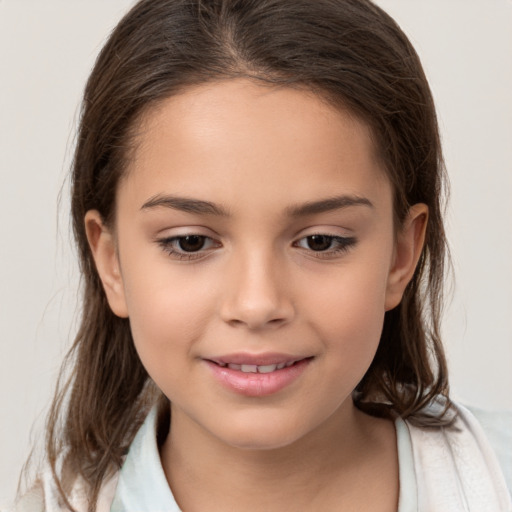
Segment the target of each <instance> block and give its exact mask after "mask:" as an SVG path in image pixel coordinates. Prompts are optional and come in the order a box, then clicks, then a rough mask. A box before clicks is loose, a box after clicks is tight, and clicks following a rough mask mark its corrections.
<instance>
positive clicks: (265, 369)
mask: <svg viewBox="0 0 512 512" xmlns="http://www.w3.org/2000/svg"><path fill="white" fill-rule="evenodd" d="M293 363H295V361H290V362H289V363H279V364H267V365H261V366H258V365H255V364H235V363H228V364H226V363H219V364H220V366H222V367H225V366H227V367H228V368H229V369H230V370H237V371H242V372H244V373H272V372H275V371H276V370H282V369H283V368H289V367H290V366H292V364H293Z"/></svg>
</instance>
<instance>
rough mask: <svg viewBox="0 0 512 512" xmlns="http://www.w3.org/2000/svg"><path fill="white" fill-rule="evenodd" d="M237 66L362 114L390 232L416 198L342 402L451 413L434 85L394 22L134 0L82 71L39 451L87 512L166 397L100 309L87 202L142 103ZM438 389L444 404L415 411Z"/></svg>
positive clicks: (434, 420) (205, 1) (121, 322)
mask: <svg viewBox="0 0 512 512" xmlns="http://www.w3.org/2000/svg"><path fill="white" fill-rule="evenodd" d="M239 77H247V78H251V79H254V80H258V81H260V82H261V83H266V84H270V85H273V86H284V87H302V88H306V89H308V90H311V91H312V92H314V93H316V94H318V95H320V96H322V97H324V98H325V99H327V101H329V102H330V103H331V104H332V105H333V106H336V107H341V108H343V109H344V110H347V111H349V112H351V113H352V114H354V115H355V116H356V117H358V118H359V119H361V120H362V121H363V122H364V123H366V124H367V125H368V126H369V128H370V129H371V133H372V137H373V140H374V142H375V149H376V151H377V154H378V157H379V158H380V160H381V162H382V164H383V168H384V170H385V172H386V174H387V176H388V177H389V179H390V181H391V184H392V186H393V191H394V214H395V220H396V223H397V229H399V227H400V223H401V222H402V221H403V220H404V219H405V217H406V215H407V212H408V210H409V208H410V206H412V205H413V204H415V203H425V204H426V205H427V206H428V208H429V221H428V225H427V232H426V241H425V247H424V250H423V253H422V255H421V258H420V262H419V264H418V267H417V269H416V272H415V274H414V276H413V278H412V281H411V282H410V283H409V285H408V287H407V289H406V291H405V294H404V297H403V300H402V302H401V304H400V305H399V306H398V307H396V308H395V309H393V310H392V311H389V312H387V313H386V315H385V321H384V327H383V332H382V337H381V341H380V345H379V348H378V350H377V354H376V356H375V359H374V361H373V363H372V364H371V366H370V368H369V370H368V371H367V373H366V374H365V375H364V377H363V379H362V380H361V382H360V383H359V385H358V386H357V388H356V390H355V392H354V402H355V404H356V406H357V407H359V408H360V409H362V410H364V411H366V412H368V413H370V414H374V415H380V416H386V417H391V415H392V414H398V415H400V416H402V417H403V418H408V419H409V420H411V421H414V422H415V423H417V424H419V425H423V426H442V425H447V424H448V423H449V422H450V419H449V418H448V417H447V415H446V414H445V413H446V410H447V409H448V408H449V405H450V401H449V398H448V381H447V369H446V361H445V357H444V353H443V349H442V345H441V339H440V327H439V323H440V315H441V309H442V285H443V276H444V269H445V262H446V257H447V254H446V240H445V233H444V228H443V222H442V203H441V201H442V197H443V192H444V191H445V189H444V183H445V175H444V174H445V173H444V165H443V159H442V153H441V144H440V138H439V131H438V125H437V120H436V113H435V108H434V102H433V99H432V95H431V92H430V90H429V87H428V83H427V80H426V77H425V75H424V72H423V69H422V67H421V64H420V61H419V58H418V56H417V54H416V52H415V51H414V49H413V47H412V46H411V44H410V42H409V41H408V40H407V38H406V36H405V35H404V34H403V32H402V31H401V30H400V28H399V27H398V25H397V24H396V23H395V22H394V21H393V20H392V19H391V18H390V17H389V16H388V15H387V14H385V13H384V12H383V11H382V10H381V9H380V8H378V7H377V6H375V5H374V4H373V3H372V2H370V1H368V0H315V1H314V2H313V1H312V0H142V1H140V2H139V3H137V4H136V5H135V6H134V7H133V8H132V10H131V11H130V12H129V13H128V14H127V15H126V16H125V17H124V18H123V19H122V20H121V22H120V23H119V24H118V25H117V27H116V28H115V30H114V31H113V33H112V34H111V35H110V38H109V39H108V41H107V43H106V44H105V46H104V48H103V49H102V51H101V53H100V54H99V56H98V59H97V61H96V64H95V66H94V69H93V71H92V73H91V75H90V78H89V80H88V82H87V86H86V89H85V93H84V100H83V105H82V111H81V120H80V126H79V132H78V138H77V146H76V151H75V157H74V162H73V168H72V216H73V229H74V235H75V239H76V242H77V245H78V251H79V258H80V269H81V272H82V276H83V283H82V284H83V289H82V295H83V306H82V312H81V325H80V328H79V331H78V333H77V336H76V339H75V342H74V344H73V346H72V348H71V350H70V353H69V355H68V357H67V360H66V361H67V363H66V364H67V367H68V368H69V369H70V370H69V378H68V379H67V380H63V381H61V385H59V387H58V391H57V393H56V396H55V399H54V402H53V405H52V409H51V412H50V415H49V419H48V428H47V453H48V458H49V461H50V464H51V466H52V468H53V471H54V475H55V478H56V481H57V482H58V485H59V488H60V490H61V493H62V496H63V499H64V500H67V498H66V496H68V487H69V486H68V485H67V483H66V482H64V480H63V479H62V478H61V476H59V474H58V471H57V470H56V467H57V463H58V461H59V459H60V458H62V457H64V463H63V464H64V466H63V467H64V468H66V471H68V472H71V474H73V475H75V476H77V477H79V478H81V479H83V480H84V481H85V482H86V484H87V485H88V488H89V497H90V505H89V510H91V511H92V510H94V506H95V503H96V500H97V497H98V493H99V489H100V486H101V483H102V481H103V480H104V479H105V478H106V477H107V476H108V475H110V474H111V473H112V472H114V471H115V470H117V469H118V468H119V467H120V466H121V464H122V461H123V457H124V455H125V453H126V451H127V449H128V446H129V444H130V442H131V440H132V438H133V436H134V434H135V432H136V430H137V428H138V427H139V425H140V424H141V422H142V421H143V419H144V417H145V414H146V413H147V411H148V409H149V408H150V407H151V405H152V404H154V403H155V401H158V400H159V399H161V400H165V398H163V395H162V394H161V393H160V392H159V391H158V390H156V389H155V386H154V385H153V384H152V383H151V380H150V378H149V376H148V374H147V372H146V371H145V369H144V368H143V366H142V364H141V362H140V360H139V358H138V356H137V354H136V351H135V348H134V345H133V340H132V335H131V332H130V326H129V321H128V320H127V319H121V318H118V317H116V316H115V315H114V314H113V313H112V311H111V310H110V308H109V306H108V303H107V300H106V298H105V294H104V291H103V289H102V285H101V282H100V280H99V277H98V274H97V272H96V269H95V265H94V261H93V259H92V255H91V251H90V249H89V246H88V242H87V237H86V233H85V226H84V216H85V214H86V212H87V211H88V210H92V209H95V210H98V211H99V212H100V214H101V216H102V218H103V219H104V222H105V223H106V224H107V225H109V226H114V224H115V205H116V190H117V188H118V184H119V180H121V179H122V177H123V175H124V173H125V171H126V168H127V167H128V163H129V162H130V160H131V159H132V157H133V153H132V151H133V148H134V147H135V145H136V143H137V129H138V128H139V127H140V121H141V119H142V117H143V115H144V114H145V113H147V112H149V111H150V109H151V108H153V107H155V106H157V105H158V103H159V102H161V101H163V100H165V99H166V98H168V97H170V96H172V95H174V94H177V93H179V92H180V91H182V90H185V89H187V88H188V87H190V86H193V85H199V84H203V83H206V82H211V81H215V80H226V79H233V78H239ZM63 372H64V370H63ZM438 397H444V398H445V403H446V408H445V410H444V411H441V412H440V413H439V414H432V413H427V412H425V407H426V406H427V405H428V404H429V403H431V402H432V401H434V400H436V399H437V398H438ZM67 505H68V506H70V508H71V509H72V507H71V504H70V503H69V502H67Z"/></svg>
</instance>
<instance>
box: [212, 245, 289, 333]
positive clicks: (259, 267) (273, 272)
mask: <svg viewBox="0 0 512 512" xmlns="http://www.w3.org/2000/svg"><path fill="white" fill-rule="evenodd" d="M225 285H226V287H225V291H226V293H225V295H224V298H223V302H222V304H221V317H222V319H223V320H224V321H225V322H227V323H228V324H230V325H232V326H245V327H246V328H248V329H250V330H260V329H268V328H275V327H279V326H282V325H284V324H287V323H289V322H290V321H291V320H292V318H293V317H294V315H295V309H294V304H293V301H292V298H291V286H290V285H291V283H290V281H289V280H288V279H287V273H286V272H285V269H284V265H283V264H282V262H280V261H279V260H278V258H276V257H275V256H274V257H273V256H272V254H267V255H264V254H255V253H251V254H250V255H246V256H245V257H244V256H241V257H239V258H237V259H236V261H235V258H233V260H232V261H231V262H230V266H229V271H228V275H227V276H226V282H225Z"/></svg>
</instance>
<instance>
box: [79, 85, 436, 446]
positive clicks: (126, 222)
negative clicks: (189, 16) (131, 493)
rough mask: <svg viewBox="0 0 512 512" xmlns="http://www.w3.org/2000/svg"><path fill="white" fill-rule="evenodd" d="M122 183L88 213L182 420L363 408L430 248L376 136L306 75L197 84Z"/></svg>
mask: <svg viewBox="0 0 512 512" xmlns="http://www.w3.org/2000/svg"><path fill="white" fill-rule="evenodd" d="M139 128H140V131H139V133H140V139H139V144H138V146H137V149H136V151H135V156H134V159H133V161H132V162H131V164H130V166H129V169H127V174H126V176H125V178H124V179H123V180H122V181H121V183H120V185H119V189H118V193H117V210H116V230H115V233H111V232H110V231H109V230H108V229H106V228H105V227H104V226H103V225H102V224H101V220H100V216H99V214H98V213H97V212H89V213H88V215H87V217H86V225H87V230H88V235H89V240H90V243H91V247H92V250H93V253H94V256H95V259H96V262H97V266H98V270H99V272H100V276H101V278H102V280H103V283H104V286H105V290H106V292H107V296H108V299H109V302H110V305H111V307H112V309H113V311H114V312H115V313H116V314H117V315H119V316H123V317H129V319H130V324H131V328H132V332H133V338H134V341H135V345H136V348H137V351H138V354H139V356H140V358H141V360H142V363H143V364H144V366H145V367H146V369H147V371H148V373H149V375H150V376H151V377H152V378H153V380H154V381H155V382H156V384H157V385H158V386H159V387H160V389H161V390H162V391H163V392H164V393H165V394H166V395H167V397H168V398H169V399H170V400H171V403H172V422H173V423H172V424H173V429H174V428H176V429H180V428H181V431H182V432H195V433H196V434H197V433H200V434H204V435H206V436H208V437H211V436H213V437H214V438H215V439H217V440H220V441H222V442H224V443H227V444H229V445H231V446H236V447H244V448H275V447H279V446H285V445H288V444H290V443H292V442H294V441H297V440H299V439H301V438H302V437H304V436H307V435H308V434H310V433H312V432H315V431H316V432H320V431H321V430H322V428H323V427H324V426H327V425H328V424H329V422H331V421H334V420H335V419H336V418H338V419H341V418H348V417H349V416H350V414H351V413H352V407H353V405H352V400H351V393H352V391H353V389H354V388H355V387H356V385H357V383H358V382H359V381H360V379H361V378H362V377H363V375H364V373H365V372H366V370H367V369H368V367H369V365H370V363H371V361H372V359H373V357H374V354H375V351H376V349H377V346H378V343H379V338H380V335H381V330H382V324H383V319H384V313H385V311H386V310H388V309H390V308H392V307H394V306H395V305H397V304H398V302H399V301H400V299H401V296H402V292H403V290H404V288H405V286H406V284H407V282H408V280H409V279H410V277H411V275H412V273H413V271H414V267H415V264H416V261H417V258H418V256H419V253H420V250H421V246H422V241H423V232H424V227H425V222H426V216H427V212H426V207H424V206H423V205H416V206H415V207H413V208H412V209H411V212H410V215H409V217H408V219H406V222H405V224H404V227H403V228H401V229H400V230H398V231H397V230H396V229H395V226H394V225H393V208H392V207H393V194H392V189H391V186H390V183H389V181H388V179H387V177H386V175H385V173H384V171H383V169H382V168H381V166H380V164H379V162H378V160H377V159H376V158H375V152H374V148H373V146H372V142H371V139H370V135H369V132H368V130H367V128H366V126H365V125H364V124H362V123H361V122H359V121H358V120H357V119H355V118H354V117H353V116H350V115H349V114H347V113H344V112H340V111H339V110H336V109H334V108H333V107H331V106H329V105H327V104H326V103H325V102H323V101H322V100H321V99H320V98H318V97H317V96H315V95H313V94H311V93H309V92H305V91H302V90H297V89H290V88H275V87H267V86H265V87H264V86H261V85H257V84H255V83H254V82H250V81H248V80H234V81H225V82H216V83H210V84H206V85H202V86H198V87H196V88H193V89H188V90H187V91H185V92H184V93H182V94H180V95H177V96H174V97H172V98H170V99H168V100H166V101H164V102H163V103H161V105H160V106H159V107H158V109H155V110H153V111H152V112H150V113H149V114H148V115H147V116H146V117H145V119H144V121H143V122H142V123H141V125H140V127H139Z"/></svg>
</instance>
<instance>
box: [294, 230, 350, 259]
mask: <svg viewBox="0 0 512 512" xmlns="http://www.w3.org/2000/svg"><path fill="white" fill-rule="evenodd" d="M355 243H356V239H355V238H354V237H343V236H335V235H325V234H314V235H309V236H305V237H304V238H301V239H300V240H297V242H295V245H296V246H297V247H300V248H301V249H306V250H308V251H313V252H318V253H327V254H326V255H335V254H338V253H340V252H344V251H347V250H348V249H349V248H350V247H351V246H352V245H354V244H355Z"/></svg>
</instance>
